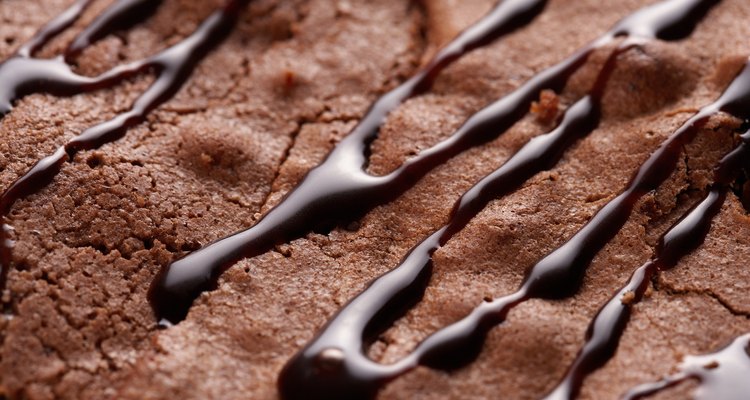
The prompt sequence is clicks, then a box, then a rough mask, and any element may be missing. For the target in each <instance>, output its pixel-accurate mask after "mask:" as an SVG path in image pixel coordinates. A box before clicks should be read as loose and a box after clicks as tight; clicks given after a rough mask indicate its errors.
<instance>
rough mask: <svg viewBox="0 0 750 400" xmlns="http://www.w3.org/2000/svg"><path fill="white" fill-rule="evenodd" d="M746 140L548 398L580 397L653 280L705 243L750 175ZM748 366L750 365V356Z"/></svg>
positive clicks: (609, 306)
mask: <svg viewBox="0 0 750 400" xmlns="http://www.w3.org/2000/svg"><path fill="white" fill-rule="evenodd" d="M748 89H750V88H748ZM741 138H742V142H741V143H740V145H739V146H738V147H737V148H735V149H734V150H732V151H731V152H730V153H729V154H727V155H726V156H725V157H724V158H723V159H722V160H721V162H720V163H719V165H718V166H717V167H716V170H715V174H714V183H713V185H712V186H711V188H710V190H709V191H708V193H707V195H706V196H705V197H704V198H703V200H701V201H700V202H698V203H697V204H696V205H695V206H694V207H693V208H692V209H691V210H690V211H688V212H687V213H685V215H683V216H682V217H681V218H680V220H679V221H678V222H677V223H675V224H674V225H673V226H672V227H671V228H670V229H669V230H667V232H666V233H665V234H664V235H663V236H662V237H661V239H660V240H659V244H658V246H657V248H656V251H655V253H654V256H653V257H652V258H651V260H650V261H648V262H646V263H645V264H643V265H642V266H641V267H639V268H638V269H637V270H636V271H635V272H634V273H633V275H632V276H631V277H630V280H629V281H628V283H627V284H626V285H625V286H624V287H623V288H622V289H620V291H619V292H618V293H617V294H616V295H615V296H613V297H612V298H611V299H610V300H609V301H608V302H607V303H606V304H605V305H604V307H602V308H601V309H600V310H599V312H598V313H597V314H596V316H595V317H594V319H593V320H592V322H591V324H590V325H589V328H588V330H587V331H586V341H585V344H584V346H583V348H581V350H580V352H579V353H578V355H577V356H576V359H575V360H574V361H573V363H572V364H571V366H570V368H569V369H568V371H567V373H566V374H565V377H564V378H563V379H562V381H561V382H560V383H559V384H558V386H557V387H556V388H555V389H553V390H552V392H551V393H550V394H549V395H547V396H546V397H545V399H547V400H565V399H573V398H575V397H576V396H577V395H578V392H579V390H580V388H581V385H582V384H583V381H584V379H585V378H586V376H588V375H589V374H590V373H592V372H593V371H595V370H597V369H598V368H601V367H602V366H604V364H606V363H607V361H609V359H610V358H612V356H614V354H615V351H616V350H617V346H618V344H619V341H620V338H621V337H622V334H623V333H624V331H625V327H626V326H627V323H628V321H629V320H630V314H631V312H632V308H633V306H634V305H635V304H637V303H638V302H640V301H641V299H642V298H643V294H644V293H645V292H646V289H647V288H648V284H649V282H650V281H651V277H652V276H653V275H654V274H656V273H657V272H659V271H664V270H668V269H671V268H674V267H675V266H676V265H677V263H678V262H679V261H680V259H681V258H683V257H684V256H686V255H688V254H689V253H690V252H692V251H693V250H695V249H696V248H697V247H698V246H700V245H701V244H702V243H703V241H704V240H705V237H706V236H707V235H708V232H709V229H710V227H711V222H712V220H713V218H714V217H715V216H716V215H717V214H718V213H719V211H720V210H721V207H722V205H723V204H724V200H725V199H726V195H727V191H728V190H729V188H730V185H731V184H732V183H733V181H734V180H735V179H736V178H737V177H738V175H739V174H740V172H742V171H745V172H747V171H750V132H747V133H745V134H744V135H742V136H741ZM628 296H629V297H628ZM746 363H750V358H748V360H747V362H746ZM748 371H750V370H748ZM746 372H747V371H746ZM726 390H727V391H731V390H732V389H731V388H727V389H726ZM737 393H738V394H739V393H740V392H737ZM746 393H750V392H746ZM735 397H736V396H735ZM716 398H722V399H723V398H729V397H716ZM736 398H739V397H736Z"/></svg>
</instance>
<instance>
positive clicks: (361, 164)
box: [150, 0, 591, 323]
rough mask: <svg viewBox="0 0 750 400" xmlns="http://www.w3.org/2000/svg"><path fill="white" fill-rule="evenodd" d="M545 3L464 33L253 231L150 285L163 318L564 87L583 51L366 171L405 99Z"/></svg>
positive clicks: (504, 4)
mask: <svg viewBox="0 0 750 400" xmlns="http://www.w3.org/2000/svg"><path fill="white" fill-rule="evenodd" d="M545 4H546V0H530V1H529V0H505V1H501V2H499V3H498V5H497V6H495V8H494V9H492V10H491V11H490V12H489V14H487V16H485V17H483V18H482V19H481V20H480V21H478V22H477V23H476V24H474V25H473V26H471V27H470V28H468V29H467V30H466V31H464V32H463V33H461V34H460V35H459V36H458V37H457V38H456V39H454V40H453V41H452V42H451V43H449V44H448V45H447V46H446V47H445V48H443V49H442V50H441V51H440V52H439V53H438V54H437V55H436V56H435V58H434V59H433V60H432V61H430V62H429V63H428V64H427V65H426V66H425V67H424V68H422V69H420V70H419V71H418V72H417V73H416V74H415V75H414V76H413V77H412V78H410V79H409V80H407V81H406V82H404V83H403V84H401V85H399V86H398V87H396V88H395V89H393V90H391V91H390V92H388V93H386V94H385V95H383V96H382V97H381V98H380V99H378V100H377V101H376V102H375V103H374V104H373V105H372V106H371V107H370V109H369V110H368V111H367V113H366V115H365V116H364V117H363V118H362V120H360V122H359V123H358V124H357V126H356V127H355V128H354V129H353V130H352V131H351V132H350V133H349V134H348V135H347V136H346V137H345V138H344V139H343V140H342V141H341V142H340V143H339V144H338V145H337V146H336V147H335V148H334V149H333V150H332V151H331V152H330V153H329V154H328V156H327V157H326V159H325V160H324V161H323V162H322V163H321V164H319V165H318V166H316V167H315V168H313V169H312V170H310V171H309V172H308V173H307V175H306V176H305V178H304V179H303V180H302V181H301V182H300V183H299V184H298V185H297V186H296V187H295V188H294V189H293V190H292V191H291V192H290V193H289V194H287V195H286V197H285V198H284V199H283V200H282V201H281V202H280V203H279V204H278V205H277V206H276V207H274V208H273V209H271V210H270V211H268V213H266V214H265V215H264V216H263V217H262V218H261V219H260V220H259V221H258V222H257V223H256V224H255V225H254V226H252V227H250V228H248V229H246V230H244V231H241V232H237V233H235V234H233V235H231V236H229V237H226V238H224V239H221V240H218V241H216V242H214V243H211V244H209V245H207V246H205V247H203V248H201V249H199V250H197V251H195V252H192V253H190V254H188V255H187V256H185V257H184V258H182V259H180V260H177V261H175V262H174V263H172V264H171V265H169V266H167V267H166V268H165V269H163V270H162V271H161V273H160V275H159V276H158V277H157V279H156V280H155V281H154V283H153V284H152V286H151V290H150V299H151V302H152V305H153V307H154V311H155V312H156V314H157V316H158V317H159V318H161V319H163V321H164V322H165V323H166V322H171V323H176V322H179V321H181V320H182V319H184V318H185V316H186V315H187V313H188V310H189V309H190V306H191V305H192V303H193V300H194V299H195V298H196V297H198V295H200V294H201V293H202V292H204V291H207V290H212V289H214V288H215V287H216V282H217V280H218V279H219V277H220V276H221V274H222V273H224V271H226V270H227V269H228V268H229V267H231V266H232V265H233V264H234V263H236V262H237V261H239V260H241V259H242V258H246V257H253V256H257V255H260V254H263V253H265V252H266V251H268V250H270V249H272V248H273V247H274V246H275V245H278V244H281V243H286V242H289V241H291V240H294V239H297V238H299V237H302V236H304V235H306V234H308V233H310V232H312V231H315V230H317V229H320V228H325V227H328V226H330V225H331V224H336V223H341V222H343V223H347V222H350V221H351V220H353V219H357V218H359V217H360V216H362V215H363V214H365V213H366V212H367V211H369V210H371V209H372V208H374V207H376V206H378V205H380V204H385V203H388V202H390V201H392V200H394V199H396V198H397V197H398V196H400V195H401V194H402V193H404V192H405V191H406V190H408V189H409V188H411V187H412V186H413V185H414V183H416V181H418V180H419V179H420V178H421V177H423V176H424V175H425V174H427V173H428V172H429V171H430V170H432V169H434V168H435V167H436V166H438V165H440V164H442V163H443V162H445V161H447V160H448V159H450V158H451V157H453V156H455V155H456V154H459V153H460V152H462V151H464V150H466V149H468V148H470V147H473V146H477V145H480V144H482V143H485V142H487V141H489V140H492V139H494V138H495V137H497V136H498V135H499V134H500V133H502V131H504V130H505V129H507V128H509V127H510V126H511V125H512V124H513V123H515V122H516V121H518V120H519V119H521V117H523V116H524V115H525V114H526V112H527V110H528V108H529V105H530V104H531V102H532V101H533V100H535V99H536V96H537V94H538V92H539V90H541V89H543V88H548V87H551V88H558V89H560V88H561V87H562V86H563V85H564V83H565V80H566V79H567V77H568V76H569V75H570V74H571V73H572V72H573V71H575V70H576V69H577V68H578V67H579V66H580V65H581V64H582V63H583V62H584V61H585V59H586V58H587V57H588V54H589V53H590V52H591V50H588V51H582V52H579V53H578V54H577V55H576V56H574V57H571V58H570V59H569V60H567V61H566V62H564V63H561V64H559V65H558V66H556V67H554V68H551V69H550V70H548V71H546V72H545V73H542V74H540V75H539V76H537V78H536V79H535V80H533V81H532V82H529V83H528V84H527V85H526V86H524V87H523V88H521V89H519V90H517V91H516V92H515V93H514V94H513V95H512V98H509V99H504V100H500V101H498V102H497V103H495V104H493V105H491V106H489V107H488V108H486V109H484V110H483V111H480V112H479V113H478V114H477V115H475V116H474V117H473V118H470V119H469V120H468V121H466V122H465V123H464V125H463V126H462V127H461V129H459V131H458V132H456V133H455V134H454V135H453V136H452V137H451V138H449V139H447V140H445V141H443V142H441V143H439V144H437V145H435V146H433V147H432V148H430V149H428V150H426V151H423V152H422V153H420V154H419V155H417V156H416V157H414V158H412V159H411V160H409V161H407V162H406V163H404V164H403V165H402V166H401V167H400V168H398V169H397V170H396V171H393V172H392V173H390V174H388V175H386V176H380V177H378V176H372V175H370V174H368V173H367V172H366V168H367V162H368V159H367V153H368V151H369V145H370V143H371V142H372V141H373V140H375V138H376V137H377V135H378V132H379V129H380V127H381V125H382V124H383V123H384V122H385V119H386V117H387V116H388V114H389V113H390V112H391V111H392V110H393V109H395V108H396V107H397V106H398V105H400V104H401V103H402V102H404V101H405V100H407V99H409V98H411V97H413V96H416V95H418V94H420V93H423V92H425V91H426V90H428V89H429V88H430V87H431V86H432V83H433V82H434V80H435V78H436V77H437V75H438V74H439V73H440V71H442V70H443V69H444V68H445V67H447V66H448V65H450V64H451V63H452V62H454V61H455V60H457V59H458V58H460V57H461V56H462V55H464V54H466V53H467V52H469V51H471V50H473V49H476V48H478V47H481V46H484V45H486V44H489V43H491V42H492V41H494V40H495V39H497V38H499V37H501V36H503V35H506V34H508V33H510V32H513V31H515V30H516V29H518V28H520V27H522V26H524V25H526V24H527V23H529V22H531V20H532V19H533V18H534V17H535V16H536V15H538V14H539V13H541V11H542V10H543V9H544V6H545Z"/></svg>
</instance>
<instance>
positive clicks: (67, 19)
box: [16, 0, 93, 58]
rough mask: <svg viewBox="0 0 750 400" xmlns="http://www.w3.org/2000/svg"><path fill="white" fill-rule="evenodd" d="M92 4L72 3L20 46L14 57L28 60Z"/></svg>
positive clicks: (85, 0) (89, 2)
mask: <svg viewBox="0 0 750 400" xmlns="http://www.w3.org/2000/svg"><path fill="white" fill-rule="evenodd" d="M92 2H93V0H78V1H76V2H75V3H73V4H72V5H71V6H70V7H68V8H67V9H66V10H65V11H63V12H62V13H60V14H59V15H58V16H57V17H55V18H54V19H53V20H52V21H50V22H48V23H47V24H46V25H45V26H44V27H43V28H42V29H40V30H39V31H38V32H37V33H36V34H35V35H34V36H33V37H32V38H31V39H29V41H27V42H26V43H24V44H23V45H21V46H20V47H19V49H18V51H16V55H17V56H18V57H23V58H29V57H31V56H32V55H34V53H35V52H37V51H38V50H39V49H41V48H42V47H43V46H44V45H46V44H47V43H49V41H50V40H52V39H53V38H54V37H56V36H57V35H59V34H60V33H62V32H63V31H65V30H66V29H68V28H69V27H70V26H71V25H73V24H74V23H75V22H76V21H77V20H78V18H80V17H81V14H82V13H83V11H84V10H86V8H88V7H89V6H90V5H91V3H92Z"/></svg>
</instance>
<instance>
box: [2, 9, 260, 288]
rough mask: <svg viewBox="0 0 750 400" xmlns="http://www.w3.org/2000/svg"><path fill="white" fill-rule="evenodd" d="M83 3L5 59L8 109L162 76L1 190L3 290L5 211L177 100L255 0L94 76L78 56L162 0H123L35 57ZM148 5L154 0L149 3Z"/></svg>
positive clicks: (7, 252) (7, 249)
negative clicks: (61, 49)
mask: <svg viewBox="0 0 750 400" xmlns="http://www.w3.org/2000/svg"><path fill="white" fill-rule="evenodd" d="M89 3H90V2H89V1H79V2H77V3H75V4H74V5H73V6H72V7H70V8H69V9H68V10H67V11H65V12H64V13H62V14H61V15H60V16H59V17H58V18H56V19H55V20H53V21H52V22H50V23H49V24H48V25H47V26H45V27H44V28H43V29H42V30H41V31H40V32H39V33H38V34H37V35H36V36H34V38H32V39H31V40H30V41H29V42H28V43H26V44H25V45H24V46H22V47H21V48H20V50H19V51H18V52H17V53H16V55H15V56H13V57H11V58H10V59H8V60H6V61H5V62H3V63H2V64H0V81H1V82H3V86H2V89H0V112H1V113H2V114H5V113H7V112H9V111H10V110H11V108H12V104H13V102H14V101H16V100H18V99H20V98H22V97H23V96H26V95H28V94H31V93H50V94H54V95H63V96H69V95H74V94H78V93H82V92H87V91H93V90H99V89H103V88H107V87H111V86H113V85H115V84H117V83H119V82H121V81H123V80H125V79H128V78H131V77H133V76H136V75H139V74H144V73H148V72H152V73H154V74H155V75H156V79H155V80H154V82H153V83H152V84H151V85H150V86H149V87H148V89H146V91H145V92H144V93H143V94H141V95H140V97H138V99H136V100H135V102H134V103H133V105H132V107H131V108H130V110H128V111H126V112H124V113H121V114H119V115H117V116H115V117H114V118H113V119H111V120H109V121H106V122H103V123H100V124H98V125H94V126H92V127H90V128H88V129H86V130H85V131H84V132H82V133H81V134H80V135H78V136H76V137H74V138H73V139H71V140H70V141H68V142H67V143H66V144H65V145H63V146H61V147H60V148H58V149H57V150H56V151H55V152H54V153H53V154H52V155H50V156H47V157H45V158H43V159H42V160H40V161H39V162H37V163H36V164H35V165H34V166H33V167H32V168H31V169H30V170H29V171H28V172H26V173H25V174H24V175H23V176H21V177H20V178H18V179H17V180H16V181H15V182H13V184H11V185H10V187H8V189H6V191H5V192H4V193H3V194H2V196H0V218H1V219H2V221H0V222H2V228H3V229H0V290H1V289H2V288H4V287H5V280H6V279H7V274H8V270H9V268H11V262H12V257H11V250H12V246H13V243H12V241H11V240H10V238H9V236H10V234H11V232H12V228H11V227H10V226H9V225H7V223H6V221H5V216H7V214H8V213H9V212H10V209H11V207H12V206H13V204H14V203H15V202H16V201H17V200H19V199H21V198H24V197H26V196H29V195H31V194H33V193H36V192H38V191H39V190H41V189H42V188H44V187H45V186H46V185H47V184H49V183H50V182H51V181H52V179H54V177H55V175H57V173H58V172H59V171H60V169H61V168H62V165H63V164H64V163H65V162H66V161H71V160H73V158H74V156H75V155H76V153H78V152H79V151H82V150H90V149H95V148H98V147H100V146H102V145H103V144H106V143H109V142H112V141H114V140H117V139H119V138H120V137H122V136H123V135H124V134H125V132H126V131H127V130H128V129H129V128H131V127H133V126H135V125H138V124H140V123H141V122H143V121H144V120H145V118H146V116H147V115H148V114H149V113H150V112H151V111H153V110H154V109H155V108H156V107H158V106H159V105H161V104H162V103H164V102H165V101H167V100H169V99H170V98H172V96H174V95H175V94H176V93H177V91H178V90H179V89H180V88H181V87H182V85H183V84H184V83H185V81H186V80H187V79H188V78H189V77H190V74H191V72H192V71H193V69H194V68H195V66H196V65H197V64H198V62H200V60H202V59H203V58H204V57H205V56H206V55H207V54H208V52H209V51H210V50H211V49H212V48H214V47H215V46H216V45H217V44H218V43H221V42H222V41H223V39H224V38H226V36H228V34H229V33H230V32H231V30H232V28H233V26H234V24H235V21H236V19H237V16H238V14H239V10H240V9H241V7H243V6H244V5H245V4H246V3H247V0H230V1H228V2H227V3H226V4H225V6H224V7H223V8H222V9H220V10H218V11H216V12H214V13H213V14H212V15H211V16H209V17H208V18H207V19H206V20H205V21H204V22H203V23H202V24H201V25H200V26H199V27H198V29H197V30H196V31H195V32H194V33H193V34H191V35H190V36H188V37H187V38H185V39H183V40H182V41H180V42H179V43H177V44H175V45H174V46H171V47H169V48H167V49H165V50H163V51H161V52H159V53H158V54H156V55H154V56H152V57H149V58H146V59H143V60H139V61H135V62H132V63H129V64H126V65H121V66H118V67H115V68H113V69H111V70H109V71H107V72H105V73H103V74H101V75H99V76H97V77H94V78H89V77H85V76H81V75H78V74H76V73H75V72H73V71H72V70H71V68H70V65H69V64H68V62H71V61H72V60H74V59H75V57H76V56H77V55H78V54H79V53H80V51H81V50H83V49H84V48H85V47H86V46H89V45H91V44H92V43H93V42H95V41H96V40H98V39H101V38H102V37H104V36H106V35H108V34H109V33H111V32H113V31H115V30H117V29H120V28H121V27H123V26H128V25H133V24H135V23H137V22H139V21H140V18H144V17H147V16H148V15H149V13H150V12H148V11H153V9H155V7H156V6H157V5H158V3H159V2H158V1H143V0H121V1H119V2H116V3H115V4H113V5H112V6H111V7H110V8H109V9H107V10H105V11H104V13H102V14H101V15H99V16H98V17H97V18H96V19H95V20H94V21H93V22H92V23H91V25H89V27H87V28H86V29H84V30H83V31H82V32H81V33H80V34H79V35H78V36H77V37H76V38H75V39H74V40H73V42H72V43H71V45H70V47H68V50H67V51H66V52H65V54H64V56H62V57H58V58H55V59H50V60H47V59H38V58H33V55H34V53H35V52H36V51H38V50H39V49H40V48H41V47H43V46H44V45H45V44H47V43H48V42H49V41H50V40H52V39H53V38H54V37H55V36H56V35H58V34H59V33H60V32H62V31H63V30H65V29H66V28H67V27H69V26H70V25H72V24H73V23H74V22H75V21H76V20H77V19H78V17H79V16H80V14H81V13H82V12H83V11H84V10H85V8H86V7H87V6H88V5H89ZM147 3H148V4H147Z"/></svg>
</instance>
